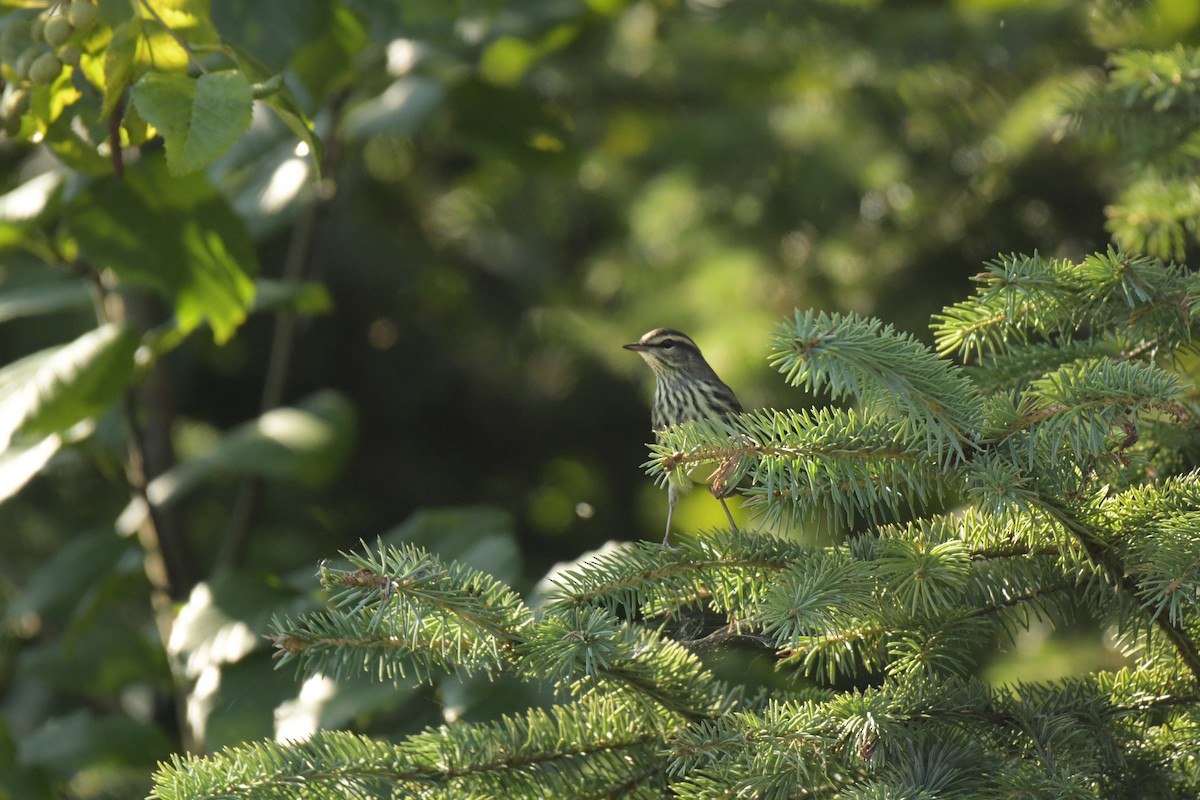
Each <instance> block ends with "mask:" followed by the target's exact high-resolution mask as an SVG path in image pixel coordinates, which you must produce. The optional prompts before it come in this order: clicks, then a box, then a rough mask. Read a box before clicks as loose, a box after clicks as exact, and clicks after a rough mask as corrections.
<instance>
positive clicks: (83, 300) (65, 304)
mask: <svg viewBox="0 0 1200 800" xmlns="http://www.w3.org/2000/svg"><path fill="white" fill-rule="evenodd" d="M91 302H92V299H91V294H90V293H89V292H88V288H87V286H86V285H84V284H83V283H81V282H79V281H52V282H46V283H41V284H38V285H36V286H22V287H21V288H20V289H10V290H8V291H6V292H4V293H3V294H0V322H7V321H9V320H12V319H20V318H21V317H33V316H38V315H40V314H54V313H56V312H59V311H79V310H80V309H85V308H87V307H88V306H90V305H91Z"/></svg>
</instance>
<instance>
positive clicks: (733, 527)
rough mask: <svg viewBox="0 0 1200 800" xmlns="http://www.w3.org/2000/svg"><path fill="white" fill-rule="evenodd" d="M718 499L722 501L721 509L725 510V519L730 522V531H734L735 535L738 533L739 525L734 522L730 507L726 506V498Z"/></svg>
mask: <svg viewBox="0 0 1200 800" xmlns="http://www.w3.org/2000/svg"><path fill="white" fill-rule="evenodd" d="M717 499H718V500H720V501H721V508H723V509H724V510H725V518H726V519H728V520H729V530H730V531H732V532H733V533H737V532H738V526H737V523H736V522H734V521H733V514H731V513H729V506H727V505H725V498H724V497H718V498H717Z"/></svg>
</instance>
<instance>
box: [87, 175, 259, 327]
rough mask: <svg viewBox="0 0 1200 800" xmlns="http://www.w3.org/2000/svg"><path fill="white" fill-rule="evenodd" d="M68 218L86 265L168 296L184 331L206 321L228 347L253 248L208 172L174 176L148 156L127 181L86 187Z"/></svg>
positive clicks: (245, 294)
mask: <svg viewBox="0 0 1200 800" xmlns="http://www.w3.org/2000/svg"><path fill="white" fill-rule="evenodd" d="M64 216H65V222H66V230H67V231H68V232H69V234H70V235H72V236H74V237H75V239H76V240H77V241H78V243H79V247H80V250H81V252H82V253H83V255H84V256H85V257H86V258H87V259H88V260H89V261H91V262H92V263H94V264H95V265H97V266H99V267H101V268H104V269H111V270H113V271H114V272H116V273H117V274H118V275H119V276H121V277H122V278H124V279H126V280H128V281H130V282H132V283H136V284H140V285H142V286H146V287H148V288H150V289H153V290H155V291H157V292H158V293H160V294H161V295H163V296H164V297H165V298H166V299H167V300H168V301H169V302H171V303H172V304H173V305H174V307H175V313H176V316H177V319H178V323H179V327H180V328H181V329H182V330H183V331H185V332H186V331H190V330H191V329H193V328H194V327H195V326H196V325H198V324H199V323H200V322H202V321H204V322H208V323H209V325H211V326H212V330H213V337H214V338H215V339H216V340H217V341H218V342H224V341H226V340H227V339H229V337H231V336H232V335H233V333H234V331H235V330H236V329H237V327H238V325H240V324H241V323H242V321H243V320H244V319H245V317H246V312H247V309H248V308H249V305H250V302H251V301H252V299H253V297H254V283H253V281H252V280H251V278H250V276H251V275H253V274H254V273H255V272H257V258H256V255H255V252H254V247H253V244H252V243H251V241H250V237H249V235H248V234H247V233H246V229H245V226H244V225H243V224H242V221H241V220H240V219H239V218H238V217H237V215H235V214H234V213H233V211H232V210H230V208H229V206H228V205H227V204H226V202H225V200H224V198H222V197H221V195H220V194H219V193H218V192H217V190H216V189H215V188H214V187H213V186H212V184H211V183H210V182H209V180H208V178H207V177H205V176H204V174H203V173H200V172H196V173H192V174H189V175H185V176H174V175H170V174H169V173H168V171H167V167H166V162H165V161H164V159H162V158H161V157H156V156H148V157H144V158H142V159H141V160H140V161H139V162H137V164H135V165H134V166H132V167H131V168H129V169H127V170H126V172H125V177H124V179H118V178H116V177H107V178H102V179H100V180H97V181H94V182H93V183H91V184H90V185H88V186H87V187H86V188H85V189H84V190H83V191H81V192H79V193H78V194H77V195H75V196H74V197H73V198H72V199H71V201H70V203H68V204H67V207H66V209H65V215H64Z"/></svg>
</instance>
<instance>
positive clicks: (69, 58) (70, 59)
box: [58, 44, 83, 67]
mask: <svg viewBox="0 0 1200 800" xmlns="http://www.w3.org/2000/svg"><path fill="white" fill-rule="evenodd" d="M82 55H83V53H82V52H81V51H80V50H79V46H78V45H74V44H64V45H63V46H62V47H60V48H58V60H59V61H61V62H63V63H64V64H67V65H68V66H72V67H78V66H79V59H80V57H81V56H82Z"/></svg>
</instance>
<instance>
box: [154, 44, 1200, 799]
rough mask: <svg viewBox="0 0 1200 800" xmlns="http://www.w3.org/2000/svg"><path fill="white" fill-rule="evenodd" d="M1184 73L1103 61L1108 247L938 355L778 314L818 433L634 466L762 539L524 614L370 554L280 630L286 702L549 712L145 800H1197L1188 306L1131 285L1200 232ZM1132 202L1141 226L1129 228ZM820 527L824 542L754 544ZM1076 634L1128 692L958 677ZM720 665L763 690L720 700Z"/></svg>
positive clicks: (1190, 91)
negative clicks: (368, 685) (1112, 157)
mask: <svg viewBox="0 0 1200 800" xmlns="http://www.w3.org/2000/svg"><path fill="white" fill-rule="evenodd" d="M1197 58H1198V56H1197V53H1196V51H1195V50H1192V49H1186V48H1176V49H1174V50H1170V51H1166V52H1158V53H1126V54H1123V55H1121V56H1119V57H1117V58H1116V59H1114V62H1113V70H1112V71H1111V73H1110V74H1109V76H1108V78H1107V81H1106V82H1104V83H1101V84H1098V85H1097V86H1095V87H1092V88H1091V89H1089V90H1087V91H1086V92H1083V93H1080V95H1079V96H1078V97H1077V98H1075V108H1074V111H1075V115H1076V119H1077V120H1079V121H1080V123H1081V124H1082V128H1083V130H1085V131H1098V132H1100V133H1102V134H1108V133H1115V134H1116V135H1117V137H1118V139H1119V140H1121V142H1122V145H1123V150H1124V151H1125V152H1127V153H1129V154H1131V156H1132V162H1131V163H1133V164H1135V166H1136V169H1135V170H1134V171H1131V173H1130V174H1131V176H1132V177H1133V183H1131V185H1130V188H1128V189H1127V190H1126V194H1125V198H1126V199H1125V201H1124V202H1125V204H1126V205H1123V206H1120V207H1114V209H1113V210H1112V212H1111V217H1112V219H1113V230H1114V233H1115V234H1116V235H1117V242H1118V243H1117V245H1114V246H1113V247H1111V248H1109V249H1107V250H1106V251H1105V252H1100V253H1095V254H1093V255H1090V256H1087V257H1085V258H1082V259H1080V260H1070V259H1065V258H1054V259H1047V258H1043V257H1041V256H1039V255H1038V254H1036V253H1034V254H1032V255H1015V254H1014V255H1007V256H1002V257H999V258H997V259H996V260H994V261H993V262H991V263H989V264H988V265H986V268H985V269H984V271H983V272H982V273H981V274H980V275H978V276H977V277H976V282H977V284H978V288H977V290H976V291H975V292H974V294H973V295H972V296H970V297H969V298H968V299H966V300H965V301H963V302H960V303H957V304H955V305H952V306H950V307H948V308H946V309H945V310H944V311H943V312H942V313H941V314H940V315H938V316H937V317H936V318H935V319H934V321H933V332H934V340H935V345H934V347H932V348H931V347H928V346H926V345H924V344H922V343H921V342H920V341H919V340H918V339H916V338H914V337H913V336H911V335H908V334H905V333H901V332H897V331H895V330H894V329H892V328H891V327H889V326H887V325H884V324H882V323H881V322H879V321H877V320H874V319H867V318H862V317H859V316H856V315H852V314H826V313H812V312H809V313H797V314H796V315H795V316H794V317H793V318H792V319H789V320H787V321H786V322H784V323H783V324H781V325H780V326H779V328H778V330H777V331H776V335H775V338H774V345H773V352H772V363H773V364H774V366H776V367H777V368H778V370H779V371H780V372H781V373H782V374H783V376H785V378H786V379H787V381H788V382H789V383H791V384H792V385H794V386H797V387H801V388H803V389H806V390H809V391H812V392H818V393H824V394H825V395H827V396H828V398H829V399H830V401H831V402H832V403H833V404H831V405H828V406H825V407H821V408H816V409H809V410H767V411H756V412H749V413H746V414H743V415H741V416H739V417H736V418H733V419H730V420H729V421H728V422H724V423H693V424H688V425H684V426H680V427H678V428H675V429H672V430H671V431H670V432H669V433H667V435H666V436H664V437H663V440H662V442H661V443H659V444H657V445H655V446H654V447H653V448H652V453H651V460H650V461H649V462H648V471H649V472H650V473H651V474H652V475H655V476H658V477H660V478H661V477H662V476H663V475H665V473H666V472H668V471H669V470H673V469H694V468H700V467H706V468H709V469H713V470H715V471H716V473H717V477H718V479H719V480H722V481H742V480H744V481H746V482H747V483H746V485H747V486H748V487H749V488H747V489H745V490H744V493H745V494H746V495H747V497H748V503H749V504H750V505H752V506H753V507H755V508H757V509H758V511H759V512H760V519H761V521H762V523H763V526H764V529H762V530H757V531H755V530H751V531H749V532H741V533H736V534H735V533H730V532H726V531H719V530H718V531H707V532H701V533H700V534H698V535H695V536H683V537H680V539H679V541H678V544H679V545H680V549H679V550H677V551H672V550H668V549H665V548H662V547H660V546H659V545H658V544H657V543H654V544H651V543H646V542H643V543H637V544H626V545H621V546H618V547H616V548H614V549H612V550H609V551H607V552H603V553H600V554H596V555H592V556H589V557H586V558H584V559H583V560H581V561H580V562H579V563H577V564H576V565H574V566H573V567H571V568H569V569H565V570H563V571H561V572H559V573H558V574H557V575H556V576H555V577H554V580H553V585H552V588H551V589H550V590H548V591H547V592H545V593H544V595H543V596H541V597H539V598H538V600H537V601H536V602H533V601H527V600H525V599H523V598H522V597H520V596H519V595H518V594H517V593H516V592H515V591H514V590H513V589H512V588H510V587H508V586H506V585H504V584H502V583H500V582H498V581H496V580H495V579H493V578H491V577H490V576H488V575H487V574H484V573H483V572H480V571H478V570H475V569H472V568H467V567H464V566H461V565H458V564H454V563H446V562H444V561H443V560H441V559H439V558H437V557H435V556H433V555H431V554H430V553H429V552H427V551H424V550H422V549H420V548H416V547H394V546H384V545H383V544H382V543H381V544H378V545H376V546H373V547H364V549H363V551H362V552H358V553H351V554H345V555H346V558H347V559H348V561H349V564H348V566H346V567H344V568H334V567H325V568H323V570H322V576H321V577H322V582H323V585H324V586H325V587H326V588H327V589H328V590H329V604H328V607H327V608H325V609H323V610H321V611H319V612H314V613H309V614H302V615H298V616H295V617H291V618H279V619H277V620H276V622H275V624H274V629H275V630H274V634H273V639H274V643H275V646H276V647H277V648H278V653H279V655H280V660H281V662H282V663H295V664H297V665H298V666H299V668H300V671H301V673H302V674H304V675H316V674H325V675H332V676H335V677H339V678H340V677H347V676H350V675H358V674H367V675H370V676H373V677H374V678H375V679H377V680H379V681H383V682H387V681H392V680H396V679H398V678H399V677H401V676H415V677H417V678H419V679H423V680H428V679H431V678H433V677H434V676H439V675H443V674H446V673H459V674H462V675H484V676H488V677H499V676H505V677H509V678H515V679H517V680H519V681H523V682H525V683H529V684H537V685H546V686H549V687H552V688H553V689H554V690H555V691H556V692H557V697H556V700H555V702H553V703H552V704H549V705H548V706H546V707H531V708H529V709H528V710H527V711H525V712H523V713H519V714H515V715H509V716H506V717H504V718H503V719H501V720H499V721H494V722H484V723H459V724H452V725H446V726H443V727H440V728H437V729H430V730H427V731H425V732H423V733H419V734H416V735H414V736H410V737H408V738H406V739H404V740H402V741H398V742H394V743H393V742H383V741H378V740H374V739H371V738H367V737H363V736H359V735H355V734H351V733H345V732H334V731H322V732H319V733H317V734H316V735H314V736H313V737H312V738H311V739H309V740H307V741H302V742H294V743H290V744H276V743H267V742H264V743H260V744H253V745H246V746H241V747H234V748H228V749H225V750H223V751H220V752H218V753H215V754H213V755H210V756H207V757H187V758H176V759H175V760H174V761H173V762H172V763H171V764H166V765H163V767H162V769H161V770H160V772H159V773H158V775H157V776H156V788H155V791H154V796H155V797H158V798H162V799H163V800H183V799H184V798H204V797H238V798H308V797H396V796H415V797H447V798H472V797H479V798H482V797H500V796H505V797H647V798H649V797H662V796H678V797H684V798H713V797H772V798H775V797H778V798H783V797H837V798H854V799H855V800H867V799H868V798H917V797H928V798H933V797H939V798H950V797H972V798H1033V797H1046V798H1075V797H1079V798H1085V797H1086V798H1092V797H1096V796H1102V797H1114V798H1119V797H1129V798H1133V797H1139V798H1147V797H1162V798H1176V797H1195V796H1200V766H1198V764H1200V761H1198V760H1197V755H1198V748H1197V738H1198V735H1200V650H1198V645H1197V641H1198V638H1200V608H1198V599H1197V598H1198V597H1200V555H1198V554H1200V472H1198V471H1197V469H1196V462H1195V457H1196V452H1197V444H1200V440H1198V439H1197V436H1196V433H1195V426H1194V424H1193V423H1194V420H1195V419H1196V417H1197V409H1198V403H1200V397H1198V396H1197V391H1196V387H1195V385H1194V382H1193V381H1192V380H1191V377H1190V369H1191V366H1192V364H1193V363H1194V359H1195V355H1194V352H1193V351H1192V349H1191V336H1192V334H1193V330H1194V325H1195V322H1194V320H1193V319H1192V316H1191V309H1192V307H1193V304H1194V302H1195V301H1196V298H1197V295H1198V294H1200V279H1198V278H1197V277H1196V276H1195V275H1194V274H1192V273H1191V272H1189V271H1188V270H1187V269H1185V268H1184V267H1182V266H1179V265H1177V264H1174V263H1167V262H1164V261H1162V260H1159V258H1158V257H1159V256H1166V255H1170V254H1172V253H1175V254H1179V253H1182V252H1185V251H1186V250H1187V248H1188V246H1189V244H1190V243H1191V242H1192V241H1193V240H1194V237H1195V232H1196V230H1197V228H1196V227H1195V225H1196V222H1197V220H1200V214H1197V213H1195V210H1194V209H1191V207H1183V206H1180V205H1179V204H1177V203H1174V202H1173V201H1172V200H1171V197H1172V196H1173V195H1172V192H1173V191H1176V190H1180V189H1181V187H1190V188H1191V191H1192V192H1193V193H1194V186H1193V182H1189V181H1188V180H1185V179H1183V178H1182V177H1181V176H1182V175H1184V174H1185V170H1184V169H1183V168H1181V165H1190V166H1191V167H1192V168H1194V164H1193V163H1192V162H1193V161H1194V160H1195V152H1196V150H1195V147H1194V144H1193V142H1194V141H1195V137H1196V135H1197V132H1196V123H1195V114H1194V112H1193V111H1192V110H1191V105H1192V104H1193V103H1194V98H1195V96H1196V93H1197V91H1198V89H1197V87H1198V86H1200V75H1198V74H1197V69H1196V67H1194V66H1193V63H1194V62H1196V60H1197ZM1164 119H1166V120H1169V123H1164V122H1163V120H1164ZM1126 139H1128V141H1127V142H1126V141H1125V140H1126ZM1193 171H1194V170H1193ZM1147 176H1149V177H1147ZM1147 180H1155V181H1157V183H1156V184H1155V186H1157V187H1158V188H1157V189H1156V190H1155V191H1154V192H1150V191H1148V190H1147V189H1146V188H1145V187H1146V183H1145V182H1146V181H1147ZM1133 197H1141V198H1143V199H1144V201H1145V204H1146V205H1145V208H1146V209H1157V210H1158V212H1157V213H1148V212H1147V213H1144V214H1135V213H1131V212H1129V211H1128V206H1129V204H1130V203H1131V200H1130V198H1133ZM1172 209H1173V210H1172ZM1168 212H1169V213H1168ZM1122 247H1126V248H1128V249H1122ZM1143 250H1148V251H1150V253H1149V254H1141V253H1140V252H1139V251H1143ZM814 519H819V520H823V519H834V520H837V521H840V522H841V523H842V525H843V526H844V528H845V530H847V531H849V533H847V535H845V536H844V537H842V538H841V539H840V540H839V541H837V542H835V543H833V544H829V545H826V546H818V545H815V544H804V543H799V542H797V541H794V540H791V539H788V538H786V537H782V536H777V535H773V534H772V533H770V532H767V531H766V530H765V528H767V527H773V526H774V523H785V522H791V523H796V522H800V523H803V522H805V521H809V520H814ZM1081 615H1082V616H1084V617H1085V618H1088V619H1091V620H1093V621H1095V622H1096V623H1098V624H1100V625H1103V626H1105V627H1106V628H1108V629H1109V630H1111V631H1112V632H1113V634H1112V635H1113V637H1114V638H1115V640H1116V641H1117V642H1118V643H1119V646H1120V647H1121V648H1122V650H1123V652H1124V655H1125V656H1126V658H1127V659H1128V666H1126V667H1124V668H1120V669H1116V670H1113V671H1098V672H1094V673H1092V674H1088V675H1085V676H1080V677H1073V678H1069V679H1063V680H1057V681H1053V682H1044V683H1017V684H1012V685H1004V686H999V687H998V686H994V685H990V684H989V683H987V682H984V681H983V680H981V679H980V678H979V677H978V674H977V673H978V667H979V664H980V658H981V655H982V653H984V652H985V648H986V647H987V646H989V645H991V644H995V643H1004V642H1005V641H1007V640H1011V639H1012V638H1013V637H1014V636H1015V635H1016V634H1017V633H1018V632H1019V631H1021V630H1022V629H1024V628H1025V627H1027V626H1028V625H1029V624H1030V623H1031V621H1032V620H1040V621H1043V622H1048V623H1050V624H1052V625H1055V626H1062V625H1066V624H1069V623H1070V622H1071V621H1072V620H1075V619H1078V618H1079V617H1080V616H1081ZM714 620H715V622H714ZM731 648H737V649H739V650H741V649H745V650H748V651H751V652H753V653H754V654H755V655H754V658H757V659H760V660H771V661H772V662H773V664H774V667H775V669H776V670H777V671H778V672H779V673H781V674H782V675H785V676H787V677H788V678H790V680H788V681H787V682H786V683H784V684H782V685H781V686H774V687H772V688H770V689H769V690H767V689H765V688H764V686H763V685H762V684H761V683H760V682H758V681H756V680H754V679H753V678H752V677H750V676H749V675H748V674H747V675H743V676H736V677H730V676H723V675H720V674H718V673H719V671H718V670H717V669H716V668H715V666H714V662H715V660H716V659H715V657H714V654H716V653H719V652H721V651H722V650H724V649H731Z"/></svg>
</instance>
